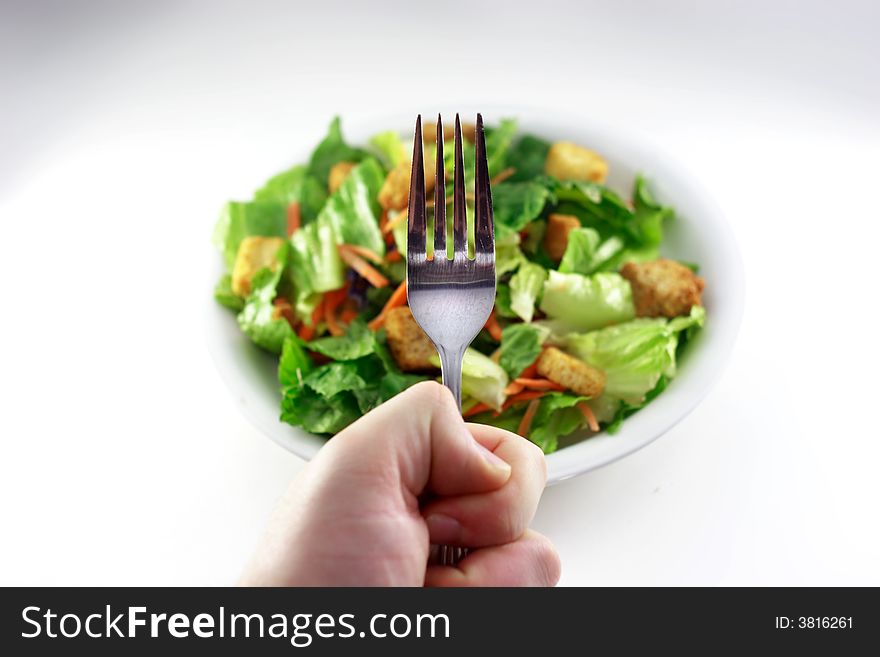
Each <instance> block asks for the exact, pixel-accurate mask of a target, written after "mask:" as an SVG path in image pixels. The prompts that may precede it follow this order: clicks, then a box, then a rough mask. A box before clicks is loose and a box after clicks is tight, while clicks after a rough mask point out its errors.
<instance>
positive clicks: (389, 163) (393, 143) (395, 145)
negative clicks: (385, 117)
mask: <svg viewBox="0 0 880 657" xmlns="http://www.w3.org/2000/svg"><path fill="white" fill-rule="evenodd" d="M370 146H372V147H373V149H374V150H375V151H376V153H377V155H378V157H379V160H380V161H381V162H382V164H383V166H384V167H385V168H386V169H389V170H390V169H393V168H394V167H396V166H397V165H398V164H400V163H401V162H403V161H404V159H405V158H406V150H405V148H404V145H403V141H401V139H400V135H399V134H398V133H397V132H395V131H394V130H387V131H385V132H380V133H379V134H377V135H373V136H372V137H370Z"/></svg>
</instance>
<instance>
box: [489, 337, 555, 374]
mask: <svg viewBox="0 0 880 657" xmlns="http://www.w3.org/2000/svg"><path fill="white" fill-rule="evenodd" d="M548 333H549V332H548V331H547V330H546V329H543V328H541V327H539V326H535V325H534V324H511V325H509V326H505V327H504V330H503V331H502V332H501V356H500V358H499V359H498V364H499V365H501V367H503V368H504V370H505V371H506V372H507V374H508V375H509V376H510V378H511V379H515V378H516V377H518V376H519V375H520V374H521V373H522V371H523V370H524V369H525V368H527V367H528V366H529V365H531V364H532V363H534V362H535V359H537V358H538V356H539V355H540V354H541V345H542V344H543V343H544V340H546V339H547V335H548Z"/></svg>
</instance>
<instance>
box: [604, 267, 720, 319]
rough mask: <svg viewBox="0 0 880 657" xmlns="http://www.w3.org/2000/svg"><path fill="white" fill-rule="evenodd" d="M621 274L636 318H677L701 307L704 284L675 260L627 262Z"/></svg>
mask: <svg viewBox="0 0 880 657" xmlns="http://www.w3.org/2000/svg"><path fill="white" fill-rule="evenodd" d="M620 275H621V276H623V277H624V278H625V279H626V280H628V281H629V282H630V285H631V286H632V293H633V303H634V304H635V307H636V315H637V316H639V317H676V316H678V315H687V314H688V313H690V311H691V308H692V307H693V306H699V305H700V302H701V300H700V295H701V294H702V292H703V287H704V286H705V284H706V283H705V281H704V280H703V279H702V278H700V277H699V276H697V275H696V274H694V272H692V271H691V270H690V269H688V268H687V267H685V266H684V265H682V264H679V263H677V262H675V261H674V260H667V259H666V258H660V259H659V260H654V261H652V262H642V263H636V262H628V263H626V264H625V265H624V266H623V267H622V268H621V270H620Z"/></svg>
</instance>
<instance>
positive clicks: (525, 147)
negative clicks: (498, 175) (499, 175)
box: [507, 135, 550, 182]
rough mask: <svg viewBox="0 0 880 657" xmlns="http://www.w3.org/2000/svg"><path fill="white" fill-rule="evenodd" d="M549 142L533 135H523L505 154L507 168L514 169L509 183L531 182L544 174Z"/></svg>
mask: <svg viewBox="0 0 880 657" xmlns="http://www.w3.org/2000/svg"><path fill="white" fill-rule="evenodd" d="M549 151H550V142H547V141H545V140H543V139H541V138H540V137H535V136H534V135H523V136H522V137H521V138H520V139H519V141H517V142H516V144H514V146H513V147H512V148H511V149H510V150H509V151H508V152H507V166H510V167H513V168H514V169H516V171H515V172H514V174H513V175H512V176H511V177H510V178H509V179H508V180H509V181H510V182H522V181H524V180H531V179H532V178H534V177H536V176H540V175H541V174H543V173H544V163H545V162H546V161H547V153H548V152H549Z"/></svg>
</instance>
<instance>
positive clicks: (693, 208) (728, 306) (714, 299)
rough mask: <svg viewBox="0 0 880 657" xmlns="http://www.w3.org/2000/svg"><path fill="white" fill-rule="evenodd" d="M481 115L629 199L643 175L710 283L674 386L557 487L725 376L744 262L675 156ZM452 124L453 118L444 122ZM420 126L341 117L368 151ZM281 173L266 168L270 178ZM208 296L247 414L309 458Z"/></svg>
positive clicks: (663, 422) (252, 358) (211, 326)
mask: <svg viewBox="0 0 880 657" xmlns="http://www.w3.org/2000/svg"><path fill="white" fill-rule="evenodd" d="M482 112H483V116H484V118H485V120H486V121H487V122H488V123H494V122H496V121H497V120H498V119H500V118H503V117H508V116H510V117H515V118H517V119H518V120H519V124H520V129H521V130H522V131H523V132H530V133H533V134H536V135H538V136H541V137H544V138H546V139H548V140H551V141H552V140H558V139H566V140H569V141H573V142H576V143H579V144H583V145H585V146H588V147H589V148H592V149H594V150H596V151H598V152H599V153H601V154H602V155H603V156H604V157H605V158H606V159H607V160H608V162H609V179H608V184H609V185H610V186H611V187H613V188H615V189H616V190H617V191H619V192H621V193H624V194H626V195H627V196H628V195H629V193H630V190H631V186H632V181H633V178H634V177H635V175H636V173H638V172H641V173H643V174H645V175H646V177H647V178H648V180H649V181H650V183H651V189H652V191H653V192H654V193H655V195H656V197H657V199H658V200H660V201H661V202H663V203H666V204H669V205H672V206H673V207H674V208H675V211H676V219H675V220H674V221H672V222H669V223H667V225H666V232H665V238H664V243H663V249H662V251H663V254H664V255H666V256H669V257H672V258H678V259H681V260H685V261H688V262H696V263H699V265H700V274H701V275H702V276H703V277H704V278H705V279H706V291H705V294H704V296H703V301H704V304H705V306H706V310H707V321H706V325H705V327H704V328H703V330H702V331H700V333H699V334H698V336H697V338H696V339H694V340H693V341H691V342H689V343H688V345H687V347H686V349H685V353H684V355H683V357H682V359H681V362H680V367H679V369H678V373H677V375H676V377H675V378H674V379H672V381H671V382H670V384H669V387H668V388H667V389H666V390H665V391H664V392H663V394H661V395H660V396H659V397H658V398H657V399H655V400H654V401H652V402H651V403H650V404H649V405H648V406H646V407H645V408H644V409H642V410H641V411H639V412H638V413H636V414H634V415H633V416H632V417H630V418H628V419H627V420H626V421H625V422H624V423H623V427H622V428H621V430H620V431H619V432H618V433H617V434H615V435H613V436H611V435H606V434H604V433H603V434H599V435H597V436H594V437H592V438H589V439H588V440H584V441H582V442H578V443H576V444H573V445H570V446H568V447H564V448H562V449H560V450H559V451H557V452H555V453H553V454H550V455H548V456H547V465H548V469H549V477H548V482H549V483H555V482H558V481H561V480H562V479H566V478H568V477H573V476H575V475H578V474H581V473H584V472H587V471H589V470H592V469H594V468H598V467H600V466H602V465H605V464H607V463H611V462H612V461H615V460H617V459H619V458H621V457H623V456H626V455H627V454H631V453H632V452H634V451H636V450H637V449H640V448H641V447H644V446H645V445H647V444H648V443H650V442H651V441H653V440H655V439H656V438H658V437H659V436H661V435H663V434H664V433H665V432H667V431H668V430H669V429H670V428H672V427H673V426H674V425H675V424H677V423H678V422H680V421H681V420H682V419H683V418H684V417H685V416H686V415H687V414H688V413H689V412H690V411H691V410H693V409H694V407H696V405H697V404H698V403H699V402H700V401H701V400H702V398H703V397H704V396H705V395H706V393H707V392H708V391H709V389H710V387H711V385H712V384H713V383H714V381H715V380H716V378H717V377H718V376H719V374H720V373H721V371H722V369H723V366H724V365H725V363H726V361H727V357H728V355H729V354H730V352H731V350H732V347H733V344H734V340H735V339H736V334H737V331H738V329H739V324H740V318H741V315H742V307H743V295H744V283H743V271H742V261H741V259H740V256H739V251H738V249H737V246H736V241H735V239H734V236H733V234H732V232H731V229H730V227H729V226H728V224H727V223H726V221H725V220H724V217H723V216H722V215H721V212H720V211H719V209H718V208H717V207H716V205H715V204H714V203H713V202H712V201H711V199H710V198H708V197H707V195H706V194H705V193H704V192H703V190H702V189H700V187H699V186H698V185H697V184H696V183H695V182H694V180H693V179H692V178H691V177H690V176H689V175H687V173H685V172H684V171H683V170H682V169H681V168H680V166H678V165H675V164H674V163H673V161H672V159H671V158H670V157H669V156H668V155H666V154H663V153H659V152H657V151H655V150H653V149H651V148H649V147H648V146H647V145H646V144H645V142H644V141H643V140H641V139H640V140H635V139H633V138H632V137H628V136H626V135H624V134H621V133H620V132H619V131H615V130H613V129H610V128H607V127H599V126H596V125H595V124H592V125H591V124H589V123H585V122H584V120H583V119H582V118H578V117H571V116H569V117H564V116H560V115H558V114H556V115H548V113H547V112H546V111H545V110H540V111H538V110H530V109H516V110H505V111H502V112H493V111H487V110H485V109H484V110H482ZM475 113H476V112H475V111H473V112H466V113H463V114H462V116H467V117H470V116H472V115H474V114H475ZM426 115H430V114H426ZM453 115H454V110H453V111H451V112H445V113H444V116H449V117H451V116H453ZM414 117H415V112H411V113H408V114H404V115H400V116H397V117H393V116H392V117H384V118H380V119H375V120H371V121H363V122H355V123H347V122H346V121H345V118H344V117H343V130H344V133H345V136H346V138H347V140H348V141H349V142H350V143H353V144H364V143H366V141H367V139H368V138H369V137H370V136H371V135H373V134H375V133H376V132H380V131H382V130H387V129H389V128H392V127H397V128H399V129H400V130H401V133H402V134H411V131H412V125H413V123H414ZM328 118H329V117H328ZM302 137H303V141H302V147H303V150H302V152H301V153H300V156H299V157H298V158H295V161H306V160H307V158H308V155H309V152H310V149H311V148H312V147H313V146H314V144H315V143H317V141H318V140H319V139H320V138H321V135H319V134H315V135H303V136H302ZM410 139H411V137H410ZM274 173H275V171H274V170H271V169H269V168H267V170H266V178H268V177H269V176H270V175H272V174H274ZM216 263H217V264H216V271H215V272H213V276H212V283H211V284H212V285H213V283H214V282H216V280H217V279H218V278H219V276H220V274H221V270H222V263H221V258H220V255H219V254H217V256H216ZM205 296H206V298H207V299H208V300H209V303H208V326H207V330H208V346H209V349H210V352H211V354H212V356H213V358H214V361H215V363H216V365H217V369H218V370H219V372H220V374H221V376H222V378H223V380H224V381H225V382H226V385H227V386H228V387H229V389H230V390H231V391H232V393H233V395H234V398H235V401H236V402H237V403H238V404H239V406H240V408H241V410H242V412H243V413H244V414H245V416H247V417H248V418H249V419H250V421H251V422H253V424H254V425H256V426H257V427H258V428H259V429H260V430H262V431H263V433H265V434H266V435H267V436H269V437H270V438H272V440H274V441H276V442H277V443H279V444H280V445H282V446H283V447H285V448H286V449H288V450H290V451H291V452H293V453H294V454H296V455H298V456H300V457H302V458H304V459H310V458H311V457H312V456H314V454H315V453H316V452H317V451H318V449H320V447H321V445H323V444H324V442H325V440H324V439H323V438H320V437H317V436H314V435H312V434H309V433H307V432H305V431H302V430H301V429H298V428H296V427H292V426H290V425H288V424H285V423H283V422H281V421H280V420H279V419H278V416H279V408H280V393H279V389H278V382H277V379H276V366H277V357H275V356H272V355H270V354H267V353H265V352H263V351H261V350H260V349H258V348H257V347H255V346H253V345H252V344H251V343H250V342H249V340H248V339H247V338H246V337H245V336H244V335H242V334H241V332H240V331H239V329H238V325H237V323H236V321H235V316H234V314H233V313H231V312H230V311H228V310H226V309H225V308H223V307H221V306H220V305H219V304H217V303H215V302H214V301H213V298H212V295H211V290H205Z"/></svg>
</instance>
